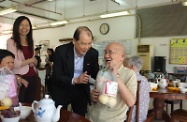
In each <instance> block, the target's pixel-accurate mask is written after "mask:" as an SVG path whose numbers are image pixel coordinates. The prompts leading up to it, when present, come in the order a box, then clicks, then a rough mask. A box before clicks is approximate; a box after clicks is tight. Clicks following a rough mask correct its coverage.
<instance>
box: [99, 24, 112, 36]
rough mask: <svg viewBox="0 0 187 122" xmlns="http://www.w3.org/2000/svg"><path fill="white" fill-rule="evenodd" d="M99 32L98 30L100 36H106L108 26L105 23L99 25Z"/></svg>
mask: <svg viewBox="0 0 187 122" xmlns="http://www.w3.org/2000/svg"><path fill="white" fill-rule="evenodd" d="M99 30H100V33H101V34H103V35H105V34H107V33H108V32H109V30H110V27H109V24H107V23H103V24H101V26H100V28H99Z"/></svg>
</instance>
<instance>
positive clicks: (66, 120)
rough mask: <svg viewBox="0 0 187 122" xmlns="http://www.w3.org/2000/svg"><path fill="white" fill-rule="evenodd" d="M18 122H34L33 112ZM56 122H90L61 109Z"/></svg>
mask: <svg viewBox="0 0 187 122" xmlns="http://www.w3.org/2000/svg"><path fill="white" fill-rule="evenodd" d="M0 122H1V120H0ZM19 122H36V120H35V118H34V114H33V112H31V114H30V115H29V116H28V117H27V118H26V119H23V120H20V121H19ZM58 122H90V121H89V120H88V119H86V118H85V117H83V116H81V115H79V114H76V113H73V112H71V111H68V110H65V109H63V108H62V109H61V110H60V119H59V121H58Z"/></svg>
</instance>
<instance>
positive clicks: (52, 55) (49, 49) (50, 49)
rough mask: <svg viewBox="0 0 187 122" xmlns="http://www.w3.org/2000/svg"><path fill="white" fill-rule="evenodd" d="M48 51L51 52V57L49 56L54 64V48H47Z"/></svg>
mask: <svg viewBox="0 0 187 122" xmlns="http://www.w3.org/2000/svg"><path fill="white" fill-rule="evenodd" d="M47 50H48V51H50V52H51V55H49V61H50V62H53V61H54V50H53V48H47Z"/></svg>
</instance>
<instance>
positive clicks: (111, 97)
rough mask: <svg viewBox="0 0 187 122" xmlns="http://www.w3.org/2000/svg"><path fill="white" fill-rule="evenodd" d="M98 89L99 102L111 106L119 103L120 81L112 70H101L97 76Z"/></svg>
mask: <svg viewBox="0 0 187 122" xmlns="http://www.w3.org/2000/svg"><path fill="white" fill-rule="evenodd" d="M96 89H98V90H99V93H100V95H99V102H101V103H102V104H105V105H107V106H109V107H113V106H114V105H116V103H117V90H118V83H117V82H116V77H115V76H114V75H113V73H112V72H111V70H106V69H103V70H100V71H99V72H98V74H97V78H96Z"/></svg>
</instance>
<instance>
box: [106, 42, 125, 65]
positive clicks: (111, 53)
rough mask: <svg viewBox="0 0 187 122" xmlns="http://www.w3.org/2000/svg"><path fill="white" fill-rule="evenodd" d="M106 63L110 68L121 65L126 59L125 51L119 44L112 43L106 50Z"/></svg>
mask: <svg viewBox="0 0 187 122" xmlns="http://www.w3.org/2000/svg"><path fill="white" fill-rule="evenodd" d="M104 58H105V63H106V66H107V67H108V68H112V67H114V66H115V65H121V64H122V63H123V60H124V53H123V51H122V49H121V48H120V47H119V45H116V44H115V43H114V44H110V45H108V46H107V47H106V49H105V50H104Z"/></svg>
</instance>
